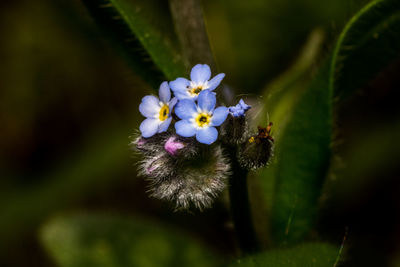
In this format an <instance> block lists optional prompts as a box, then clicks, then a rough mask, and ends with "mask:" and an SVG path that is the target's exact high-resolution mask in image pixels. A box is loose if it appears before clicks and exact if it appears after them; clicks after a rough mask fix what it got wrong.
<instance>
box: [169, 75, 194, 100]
mask: <svg viewBox="0 0 400 267" xmlns="http://www.w3.org/2000/svg"><path fill="white" fill-rule="evenodd" d="M189 85H190V81H189V80H188V79H185V78H178V79H176V80H174V81H172V82H169V87H171V90H172V91H173V92H174V93H175V96H176V92H182V93H183V92H185V91H186V92H187V90H188V86H189Z"/></svg>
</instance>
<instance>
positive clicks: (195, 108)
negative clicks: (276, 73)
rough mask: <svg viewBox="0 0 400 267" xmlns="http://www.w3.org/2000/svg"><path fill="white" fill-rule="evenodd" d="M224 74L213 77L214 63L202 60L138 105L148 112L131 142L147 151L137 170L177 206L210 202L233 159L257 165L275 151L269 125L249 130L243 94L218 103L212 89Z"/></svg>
mask: <svg viewBox="0 0 400 267" xmlns="http://www.w3.org/2000/svg"><path fill="white" fill-rule="evenodd" d="M224 77H225V74H223V73H220V74H218V75H216V76H215V77H213V78H211V70H210V67H209V66H208V65H205V64H198V65H196V66H194V67H193V68H192V71H191V73H190V80H188V79H185V78H177V79H176V80H174V81H171V82H169V83H168V82H163V83H162V84H161V85H160V89H159V97H158V98H157V97H156V96H153V95H149V96H145V97H143V99H142V102H141V103H140V105H139V111H140V113H141V114H142V115H143V116H144V117H146V119H145V120H144V121H143V122H142V123H141V125H140V133H141V135H140V136H138V137H136V138H135V140H134V141H133V142H132V143H133V145H134V148H135V149H136V151H138V152H140V154H141V155H142V156H143V157H142V160H141V161H140V162H139V171H140V173H141V174H142V175H143V176H144V177H145V178H146V179H147V180H148V181H149V192H150V194H151V196H153V197H155V198H158V199H163V200H167V201H170V202H172V203H174V204H175V208H176V209H178V210H179V209H189V208H191V207H195V208H197V209H200V210H201V209H203V208H207V207H210V206H211V204H212V202H213V200H214V199H215V198H216V197H217V195H218V194H219V193H220V192H221V191H222V190H223V189H224V188H225V187H226V181H227V179H228V177H229V176H230V175H231V163H232V161H236V162H238V163H239V164H240V165H241V166H242V167H243V168H246V169H256V168H259V167H262V166H265V165H266V164H267V162H268V160H269V158H270V156H271V155H272V141H271V140H272V138H270V135H269V134H270V128H269V129H268V130H266V131H264V132H263V131H262V130H260V129H264V128H260V127H259V133H258V134H257V135H252V134H251V131H250V130H249V126H248V125H249V123H248V119H247V116H246V113H247V111H248V110H249V109H250V108H251V107H250V106H249V105H247V104H246V103H245V102H244V101H243V99H240V101H239V103H238V104H237V105H235V106H231V107H225V106H222V105H218V103H217V98H216V93H215V92H214V90H215V89H216V88H217V87H218V86H219V84H220V83H221V81H222V79H223V78H224ZM171 91H172V92H171ZM172 94H173V95H172ZM172 124H173V126H174V127H170V126H171V125H172ZM225 151H230V153H229V155H230V157H231V158H229V157H228V156H227V153H225ZM232 151H236V152H234V153H232ZM232 157H234V158H232Z"/></svg>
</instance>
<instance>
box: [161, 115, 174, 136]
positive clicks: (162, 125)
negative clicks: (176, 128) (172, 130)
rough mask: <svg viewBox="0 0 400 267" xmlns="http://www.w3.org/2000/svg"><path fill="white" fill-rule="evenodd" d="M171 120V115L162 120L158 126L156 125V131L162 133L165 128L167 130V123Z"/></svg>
mask: <svg viewBox="0 0 400 267" xmlns="http://www.w3.org/2000/svg"><path fill="white" fill-rule="evenodd" d="M171 121H172V117H169V118H168V119H166V120H165V121H163V122H162V123H161V124H160V126H159V127H158V132H159V133H162V132H165V131H166V130H168V127H169V125H170V124H171Z"/></svg>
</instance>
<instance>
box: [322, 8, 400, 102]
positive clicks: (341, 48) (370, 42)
mask: <svg viewBox="0 0 400 267" xmlns="http://www.w3.org/2000/svg"><path fill="white" fill-rule="evenodd" d="M399 32H400V1H398V0H379V1H373V2H371V3H370V4H368V5H367V6H365V7H364V8H363V9H362V10H361V11H360V12H359V13H358V14H356V15H355V16H354V17H353V18H352V19H351V20H350V21H349V23H348V24H347V25H346V27H345V28H344V30H343V32H342V33H341V34H340V36H339V39H338V42H337V44H336V47H335V50H334V53H333V58H332V66H331V73H330V87H331V88H332V89H333V90H334V91H333V92H334V94H335V96H337V97H339V98H343V99H344V98H346V97H347V96H349V95H351V94H352V93H354V90H357V89H360V88H362V87H363V86H365V85H366V84H367V83H368V82H369V81H370V80H372V78H374V76H376V74H377V73H378V72H379V71H381V70H382V69H383V68H384V67H386V66H387V65H388V64H389V63H391V62H392V61H394V60H395V59H397V58H399V56H400V34H399Z"/></svg>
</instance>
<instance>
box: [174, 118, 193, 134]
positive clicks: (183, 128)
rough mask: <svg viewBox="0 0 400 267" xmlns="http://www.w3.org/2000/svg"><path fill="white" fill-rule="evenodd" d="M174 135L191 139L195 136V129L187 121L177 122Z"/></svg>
mask: <svg viewBox="0 0 400 267" xmlns="http://www.w3.org/2000/svg"><path fill="white" fill-rule="evenodd" d="M175 130H176V133H177V134H179V135H180V136H183V137H192V136H194V135H195V134H196V127H195V126H194V125H193V123H191V122H190V121H187V120H181V121H177V122H176V123H175Z"/></svg>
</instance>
